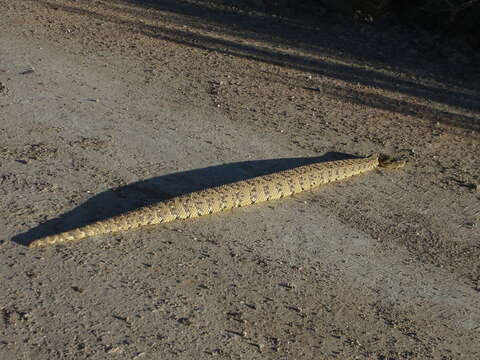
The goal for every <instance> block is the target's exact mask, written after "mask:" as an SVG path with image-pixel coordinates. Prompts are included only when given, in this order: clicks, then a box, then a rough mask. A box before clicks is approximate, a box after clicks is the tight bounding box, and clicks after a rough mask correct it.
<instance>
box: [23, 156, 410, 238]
mask: <svg viewBox="0 0 480 360" xmlns="http://www.w3.org/2000/svg"><path fill="white" fill-rule="evenodd" d="M404 163H405V162H404V161H394V160H393V161H392V160H391V159H390V158H388V157H386V156H385V155H378V154H375V155H371V156H369V157H366V158H361V159H352V160H339V161H332V162H326V163H316V164H311V165H306V166H301V167H297V168H294V169H290V170H286V171H281V172H278V173H273V174H269V175H264V176H259V177H256V178H252V179H249V180H244V181H238V182H235V183H232V184H227V185H223V186H219V187H215V188H211V189H206V190H201V191H198V192H194V193H191V194H187V195H182V196H178V197H175V198H172V199H170V200H167V201H164V202H160V203H157V204H154V205H150V206H145V207H142V208H139V209H136V210H132V211H130V212H127V213H125V214H123V215H119V216H115V217H112V218H109V219H106V220H101V221H97V222H95V223H92V224H89V225H86V226H83V227H80V228H78V229H74V230H71V231H67V232H63V233H60V234H56V235H52V236H47V237H44V238H41V239H37V240H35V241H33V242H32V243H31V244H30V245H29V246H30V247H41V246H46V245H54V244H61V243H65V242H69V241H75V240H80V239H84V238H87V237H91V236H96V235H102V234H108V233H114V232H119V231H128V230H132V229H136V228H139V227H141V226H146V225H154V224H162V223H167V222H169V221H173V220H177V219H191V218H196V217H199V216H203V215H208V214H213V213H216V212H219V211H225V210H228V209H232V208H236V207H241V206H246V205H251V204H256V203H260V202H264V201H268V200H275V199H280V198H283V197H286V196H290V195H293V194H297V193H299V192H302V191H306V190H310V189H312V188H314V187H317V186H319V185H323V184H328V183H330V182H332V181H337V180H342V179H345V178H348V177H350V176H353V175H358V174H361V173H364V172H367V171H370V170H373V169H375V168H377V167H378V166H382V167H401V166H403V165H404Z"/></svg>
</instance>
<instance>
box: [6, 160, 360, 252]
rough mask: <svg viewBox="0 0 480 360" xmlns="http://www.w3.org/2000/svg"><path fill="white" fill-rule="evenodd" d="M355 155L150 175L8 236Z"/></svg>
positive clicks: (59, 228)
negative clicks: (157, 175)
mask: <svg viewBox="0 0 480 360" xmlns="http://www.w3.org/2000/svg"><path fill="white" fill-rule="evenodd" d="M351 158H356V157H355V156H352V155H349V154H342V153H336V152H330V153H327V154H325V155H323V156H318V157H312V158H304V157H301V158H287V159H272V160H257V161H244V162H236V163H231V164H223V165H216V166H211V167H207V168H203V169H196V170H189V171H183V172H179V173H175V174H170V175H165V176H159V177H154V178H151V179H148V180H144V181H139V182H136V183H133V184H129V185H126V186H122V187H119V188H116V189H111V190H108V191H105V192H103V193H101V194H98V195H95V196H94V197H92V198H91V199H90V200H88V201H87V202H86V203H85V204H82V205H80V206H78V207H76V208H75V209H73V210H72V211H69V212H68V213H65V214H64V215H62V216H60V217H59V218H56V219H53V220H49V221H47V222H45V223H43V224H41V225H39V226H37V227H35V228H33V229H31V230H28V231H26V232H24V233H22V234H19V235H16V236H14V237H13V238H12V241H13V242H16V243H18V244H21V245H28V244H30V243H31V242H32V241H34V240H36V239H39V238H42V237H44V236H49V235H53V234H57V233H60V232H64V231H69V230H72V229H75V228H77V227H80V226H84V225H87V224H88V223H92V222H94V221H98V220H103V219H106V218H110V217H112V216H116V215H120V214H123V213H125V212H127V211H131V210H135V209H138V208H139V207H141V206H146V205H151V204H154V203H157V202H160V201H164V200H167V199H170V198H173V197H176V196H180V195H184V194H188V193H191V192H195V191H200V190H204V189H207V188H212V187H216V186H220V185H224V184H229V183H232V182H236V181H241V180H246V179H251V178H253V177H256V176H262V175H267V174H271V173H274V172H278V171H283V170H287V169H292V168H295V167H298V166H303V165H308V164H313V163H319V162H326V161H333V160H342V159H351Z"/></svg>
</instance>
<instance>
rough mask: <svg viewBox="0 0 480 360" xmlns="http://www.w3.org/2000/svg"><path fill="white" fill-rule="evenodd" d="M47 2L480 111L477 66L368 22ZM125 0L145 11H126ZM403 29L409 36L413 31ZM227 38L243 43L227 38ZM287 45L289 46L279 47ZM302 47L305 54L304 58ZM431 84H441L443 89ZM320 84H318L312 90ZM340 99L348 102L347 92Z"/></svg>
mask: <svg viewBox="0 0 480 360" xmlns="http://www.w3.org/2000/svg"><path fill="white" fill-rule="evenodd" d="M39 2H41V3H42V4H44V5H45V6H48V7H50V8H53V9H61V10H63V11H66V12H69V13H74V14H79V15H82V16H87V17H90V18H92V19H95V20H96V21H97V20H101V21H105V22H111V23H115V24H118V25H121V26H124V27H125V28H127V29H128V30H129V31H132V32H136V33H141V34H143V35H146V36H149V37H153V38H156V39H159V40H163V41H168V42H174V43H178V44H182V45H185V46H190V47H195V48H199V49H203V50H208V51H213V52H220V53H222V54H228V55H232V56H236V57H242V58H247V59H251V60H255V61H261V62H266V63H270V64H274V65H278V66H283V67H289V68H294V69H298V70H302V71H306V72H310V73H312V74H318V75H321V76H323V77H330V78H332V79H338V80H343V81H346V82H348V83H353V84H362V85H366V86H369V87H374V88H379V89H383V90H387V91H391V92H393V93H398V94H402V95H408V96H411V97H415V98H417V99H420V100H426V101H427V102H436V103H439V104H445V105H449V106H452V107H456V108H458V109H462V110H467V111H469V112H475V113H478V112H480V101H479V98H480V97H479V93H480V86H479V84H478V82H476V81H475V79H476V78H479V79H480V76H479V74H478V68H476V70H475V67H473V66H472V67H471V68H469V67H468V66H458V64H455V62H454V61H452V60H451V59H448V58H438V57H437V58H424V57H427V53H428V52H427V53H425V54H424V53H422V52H421V51H422V48H421V47H419V46H417V44H416V43H415V41H414V40H415V39H414V38H413V36H412V34H409V33H405V34H402V35H401V36H400V37H399V36H398V35H396V34H395V31H393V30H395V29H393V28H392V29H389V28H388V27H385V26H384V29H383V30H385V29H386V30H388V31H387V32H389V33H388V34H386V35H385V34H384V35H379V34H381V33H382V31H381V29H373V28H369V27H368V26H367V25H365V24H355V23H354V22H352V21H349V22H348V23H341V22H339V23H336V20H335V17H333V16H332V18H333V19H334V20H331V19H329V18H324V19H321V21H319V22H318V23H317V24H316V27H315V26H313V25H312V24H310V23H308V22H306V23H302V22H300V21H293V20H288V19H283V20H279V19H275V18H271V17H268V16H255V15H251V14H248V13H236V12H232V11H227V10H222V9H217V8H214V7H210V6H207V5H199V4H198V3H194V2H189V1H186V0H177V1H173V0H163V1H151V2H147V1H144V0H124V1H123V2H120V1H112V2H111V3H108V4H104V6H111V7H112V8H114V9H115V13H119V14H122V15H125V16H126V15H128V18H127V17H123V18H121V17H116V16H115V15H105V14H102V13H100V12H99V11H95V10H94V9H93V8H90V7H86V6H82V4H75V5H73V4H72V5H71V6H66V5H61V4H58V3H55V2H52V1H51V0H39ZM122 3H123V4H124V5H125V4H128V3H133V4H135V5H139V6H128V7H126V6H118V5H119V4H122ZM111 13H112V12H110V14H111ZM141 19H147V20H149V21H154V20H155V19H160V20H162V22H168V24H169V25H170V24H172V25H176V26H180V25H182V24H186V25H188V28H189V29H193V30H180V29H178V28H174V27H170V26H169V27H166V26H159V25H150V24H146V23H145V22H142V21H140V20H141ZM206 31H208V34H206V33H205V32H206ZM402 31H404V32H405V29H403V30H402ZM202 32H203V33H202ZM217 35H218V36H217ZM224 35H230V37H235V39H225V38H220V36H224ZM389 36H390V37H389ZM250 40H255V41H257V44H258V42H261V43H262V45H252V44H248V43H246V42H248V41H250ZM402 41H403V43H402ZM405 42H407V43H405ZM409 42H411V43H409ZM280 46H281V47H282V48H283V49H281V50H280V49H278V47H280ZM291 50H292V51H291ZM298 50H300V51H302V53H301V54H299V53H298ZM407 50H408V51H407ZM412 51H413V52H412ZM428 56H430V57H431V56H432V55H431V54H430V55H428ZM345 60H347V62H346V61H345ZM348 60H350V61H354V62H355V65H353V64H348ZM342 61H343V62H342ZM392 66H393V67H399V69H400V70H396V71H395V73H399V72H400V73H402V72H403V70H408V74H407V75H405V74H401V76H398V75H393V73H392V72H389V71H386V70H388V68H389V67H392ZM412 74H415V76H412ZM425 74H428V76H427V75H425ZM430 80H435V81H436V82H437V84H433V83H432V82H431V81H430ZM314 87H315V86H314V84H313V86H312V88H314ZM332 94H333V92H332ZM336 96H337V97H340V98H341V97H342V95H341V94H337V95H336ZM354 98H356V96H355V95H353V97H352V95H351V94H350V95H348V96H347V97H346V100H347V101H351V102H357V103H362V104H365V105H368V106H375V107H382V108H384V109H388V110H391V111H393V112H399V113H402V114H407V115H412V113H415V112H417V110H418V107H421V110H422V111H421V113H422V117H423V114H427V115H428V116H427V118H428V119H431V120H433V121H435V122H440V123H445V124H448V125H453V126H456V127H460V128H465V129H470V130H477V131H480V115H478V116H476V115H475V116H468V115H464V114H460V113H452V112H449V111H443V110H442V111H440V110H438V109H436V108H434V107H433V106H428V105H419V104H417V103H416V102H415V101H414V100H413V101H410V102H409V101H406V100H405V101H403V104H402V106H391V105H392V104H391V103H389V102H387V104H383V105H382V101H383V100H384V99H383V98H379V97H378V95H376V94H371V93H366V92H365V93H362V95H361V100H360V101H355V99H354ZM352 99H354V100H353V101H352ZM370 104H371V105H370ZM412 109H413V110H412ZM415 109H417V110H415Z"/></svg>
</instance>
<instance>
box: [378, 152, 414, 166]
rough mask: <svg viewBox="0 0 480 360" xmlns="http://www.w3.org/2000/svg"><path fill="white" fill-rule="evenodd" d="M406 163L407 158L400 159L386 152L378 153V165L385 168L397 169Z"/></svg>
mask: <svg viewBox="0 0 480 360" xmlns="http://www.w3.org/2000/svg"><path fill="white" fill-rule="evenodd" d="M406 164H407V161H406V160H400V159H397V158H394V157H392V156H390V155H386V154H379V155H378V166H380V167H383V168H387V169H397V168H401V167H404V166H405V165H406Z"/></svg>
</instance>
